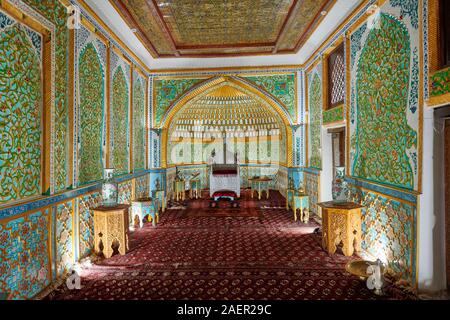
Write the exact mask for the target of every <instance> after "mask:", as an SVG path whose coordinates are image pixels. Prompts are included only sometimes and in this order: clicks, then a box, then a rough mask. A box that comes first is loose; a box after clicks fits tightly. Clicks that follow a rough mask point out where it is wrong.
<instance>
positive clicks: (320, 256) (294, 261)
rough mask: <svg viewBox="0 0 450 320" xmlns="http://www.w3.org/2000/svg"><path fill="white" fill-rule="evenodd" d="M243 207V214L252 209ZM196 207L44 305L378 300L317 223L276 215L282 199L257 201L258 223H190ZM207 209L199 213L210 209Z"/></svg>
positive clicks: (217, 219) (136, 236) (147, 232)
mask: <svg viewBox="0 0 450 320" xmlns="http://www.w3.org/2000/svg"><path fill="white" fill-rule="evenodd" d="M246 196H248V195H246ZM200 201H202V200H200ZM203 201H206V200H203ZM242 202H244V203H241V207H242V206H244V207H245V206H251V203H252V202H245V201H242ZM192 203H193V202H190V201H187V202H185V203H177V204H175V206H174V207H175V208H177V209H168V210H167V211H166V212H165V213H164V214H162V215H161V217H160V223H159V224H158V226H157V227H156V228H153V227H152V226H151V224H146V225H145V226H144V228H142V229H140V230H137V231H135V232H133V233H132V235H131V243H130V247H131V250H130V252H129V253H128V254H126V255H125V256H120V255H115V256H113V257H112V258H110V259H108V260H101V261H99V262H97V263H96V264H94V265H93V266H92V267H90V268H87V269H84V270H83V271H82V273H81V276H82V279H81V286H82V288H81V290H68V289H67V287H66V285H65V284H63V285H61V286H60V287H59V288H58V289H56V290H55V291H53V292H52V293H50V294H49V295H48V296H47V297H46V298H47V299H128V300H131V299H192V300H199V299H220V300H240V299H242V300H249V299H258V300H264V299H273V300H276V299H283V300H285V299H286V300H287V299H377V298H378V297H377V296H375V295H374V294H372V293H371V292H370V291H369V290H368V289H367V288H366V286H365V283H364V282H362V281H360V280H359V279H358V278H356V277H354V276H351V275H350V274H348V273H347V272H346V271H345V270H344V266H345V264H346V263H347V262H348V261H349V260H350V259H351V258H346V257H344V256H343V255H342V254H341V253H338V254H335V255H333V256H329V255H328V254H327V253H326V252H324V251H323V250H322V249H321V246H320V240H321V236H320V234H313V231H314V229H315V228H316V227H317V226H318V224H317V223H316V222H314V221H312V222H310V223H309V224H306V225H305V224H303V223H300V222H294V221H293V218H292V214H291V213H290V212H287V211H286V210H285V209H282V208H279V206H283V205H284V201H283V198H282V197H281V195H279V194H277V193H273V194H271V199H270V200H269V201H267V200H264V201H254V202H253V203H254V205H255V206H257V207H258V208H257V209H256V210H257V212H258V215H257V216H256V217H254V216H250V217H247V216H245V215H244V216H236V217H232V216H229V217H223V216H210V217H208V216H194V217H192V216H190V215H186V210H187V209H184V208H185V207H188V208H189V206H190V204H192ZM197 204H198V203H197ZM202 206H203V205H198V207H199V208H198V210H205V209H202V208H200V207H202ZM271 207H272V208H271ZM208 210H210V209H208ZM218 210H221V209H218ZM355 258H356V257H353V259H355ZM389 298H391V297H390V296H389V295H387V296H384V297H383V299H389ZM397 298H398V297H397Z"/></svg>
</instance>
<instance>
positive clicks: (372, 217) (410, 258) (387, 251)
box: [346, 178, 417, 288]
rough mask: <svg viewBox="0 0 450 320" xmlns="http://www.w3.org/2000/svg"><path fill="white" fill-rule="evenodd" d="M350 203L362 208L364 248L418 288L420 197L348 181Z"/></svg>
mask: <svg viewBox="0 0 450 320" xmlns="http://www.w3.org/2000/svg"><path fill="white" fill-rule="evenodd" d="M346 180H347V181H348V182H349V189H350V201H353V202H357V203H360V204H361V205H363V206H364V208H363V209H362V217H363V221H362V249H363V250H364V252H366V253H367V254H369V257H370V258H372V259H373V258H380V259H381V260H382V261H384V262H387V263H388V265H389V269H390V271H391V272H392V273H393V274H394V275H396V276H397V277H399V278H402V279H403V280H406V281H407V282H408V283H409V284H410V286H411V287H413V288H414V287H416V286H417V261H416V254H417V252H416V247H417V195H416V194H414V193H409V192H407V191H401V190H396V189H391V188H385V187H383V186H380V185H374V184H371V183H368V182H364V181H359V180H354V179H351V178H346Z"/></svg>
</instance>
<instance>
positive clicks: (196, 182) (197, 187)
mask: <svg viewBox="0 0 450 320" xmlns="http://www.w3.org/2000/svg"><path fill="white" fill-rule="evenodd" d="M189 186H190V187H189V197H190V198H191V199H193V198H194V197H195V199H198V198H201V192H202V191H201V190H202V187H201V182H200V179H191V180H190V181H189Z"/></svg>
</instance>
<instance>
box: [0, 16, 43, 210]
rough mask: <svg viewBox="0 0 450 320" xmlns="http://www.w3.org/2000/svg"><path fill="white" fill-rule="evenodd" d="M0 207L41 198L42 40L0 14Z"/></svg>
mask: <svg viewBox="0 0 450 320" xmlns="http://www.w3.org/2000/svg"><path fill="white" fill-rule="evenodd" d="M0 64H1V66H2V67H1V68H0V92H1V95H0V148H1V149H0V184H1V186H2V187H1V189H0V204H2V203H7V202H9V201H12V200H18V199H23V198H27V197H30V196H35V195H39V194H40V193H41V172H42V163H41V156H42V139H43V130H42V121H43V110H42V105H43V97H42V76H41V73H42V36H41V35H40V34H39V33H36V32H35V31H33V30H32V29H29V28H28V27H26V26H25V25H23V24H20V23H18V22H17V21H15V20H13V19H12V18H11V17H9V16H8V15H6V14H4V13H2V12H1V11H0Z"/></svg>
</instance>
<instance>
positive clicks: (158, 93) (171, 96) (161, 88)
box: [153, 78, 203, 127]
mask: <svg viewBox="0 0 450 320" xmlns="http://www.w3.org/2000/svg"><path fill="white" fill-rule="evenodd" d="M201 81H203V79H195V78H188V79H158V78H155V79H154V84H153V85H154V90H155V101H154V102H153V103H154V104H155V107H154V112H153V117H154V124H155V126H156V127H158V126H160V125H161V122H162V120H163V118H164V115H165V114H166V112H167V111H168V110H169V108H170V107H171V106H172V104H173V103H174V102H175V100H177V98H178V97H180V96H181V95H182V94H183V93H184V92H186V91H187V90H189V89H190V88H192V87H193V86H195V85H196V84H198V83H200V82H201Z"/></svg>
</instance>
